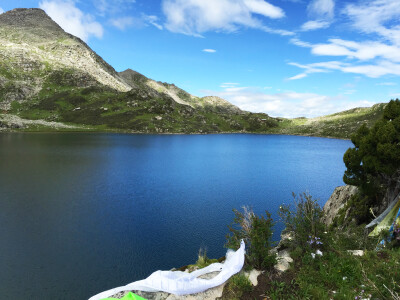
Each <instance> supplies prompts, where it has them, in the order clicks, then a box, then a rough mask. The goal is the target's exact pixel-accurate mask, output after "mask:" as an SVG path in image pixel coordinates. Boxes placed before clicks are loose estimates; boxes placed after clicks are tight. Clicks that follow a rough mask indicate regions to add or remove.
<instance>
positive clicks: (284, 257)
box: [274, 250, 293, 272]
mask: <svg viewBox="0 0 400 300" xmlns="http://www.w3.org/2000/svg"><path fill="white" fill-rule="evenodd" d="M276 260H277V264H276V265H275V266H274V268H275V270H277V271H279V272H285V271H287V270H288V269H289V268H290V263H292V262H293V258H291V257H290V253H289V251H288V250H281V251H279V252H278V253H277V256H276Z"/></svg>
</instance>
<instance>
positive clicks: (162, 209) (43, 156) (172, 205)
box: [0, 133, 351, 299]
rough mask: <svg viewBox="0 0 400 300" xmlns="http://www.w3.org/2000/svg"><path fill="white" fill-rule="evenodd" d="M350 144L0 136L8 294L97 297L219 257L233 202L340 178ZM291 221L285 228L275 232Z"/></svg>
mask: <svg viewBox="0 0 400 300" xmlns="http://www.w3.org/2000/svg"><path fill="white" fill-rule="evenodd" d="M350 146H351V143H350V142H349V141H343V140H335V139H323V138H310V137H297V136H270V135H170V136H156V135H119V134H86V133H79V134H77V133H57V134H18V133H15V134H0V270H1V271H0V299H87V298H88V297H89V296H91V295H93V294H96V293H98V292H101V291H103V290H106V289H109V288H113V287H116V286H120V285H124V284H127V283H129V282H132V281H135V280H138V279H142V278H144V277H147V276H148V275H149V274H150V273H152V272H153V271H155V270H159V269H163V270H168V269H171V268H172V267H179V266H182V265H186V264H189V263H193V262H194V261H195V260H196V256H197V252H198V250H199V248H200V247H203V248H207V253H208V255H209V256H210V257H221V256H223V255H224V254H225V251H226V250H225V249H224V248H223V245H224V242H225V234H226V233H227V224H229V223H230V222H231V220H232V219H233V213H232V209H233V208H240V207H241V206H243V205H250V206H252V207H253V208H254V210H255V212H257V213H262V212H263V211H264V210H266V209H267V210H269V211H270V212H271V213H272V215H273V217H274V218H275V219H277V209H278V207H279V205H280V204H281V203H283V202H285V203H288V202H290V201H291V199H292V197H291V193H292V192H295V193H300V192H304V191H309V192H310V193H311V194H312V195H313V197H316V198H320V202H321V204H323V203H324V202H325V201H326V200H327V199H328V198H329V196H330V194H331V193H332V192H333V190H334V188H335V187H336V186H339V185H342V184H343V183H342V176H343V172H344V164H343V162H342V157H343V154H344V152H345V151H346V149H347V148H349V147H350ZM280 230H281V226H280V225H277V226H276V231H277V232H276V237H277V236H278V234H279V231H280Z"/></svg>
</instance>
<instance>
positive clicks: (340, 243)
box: [228, 100, 400, 300]
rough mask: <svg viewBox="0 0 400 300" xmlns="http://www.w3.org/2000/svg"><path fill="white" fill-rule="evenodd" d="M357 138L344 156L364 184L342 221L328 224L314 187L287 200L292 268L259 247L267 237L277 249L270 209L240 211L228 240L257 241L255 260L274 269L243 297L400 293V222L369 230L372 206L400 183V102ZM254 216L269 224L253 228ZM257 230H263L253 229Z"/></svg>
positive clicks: (352, 177)
mask: <svg viewBox="0 0 400 300" xmlns="http://www.w3.org/2000/svg"><path fill="white" fill-rule="evenodd" d="M352 142H353V143H354V148H350V149H349V150H348V151H347V152H346V154H345V155H344V162H345V164H346V167H347V170H346V172H345V175H344V179H345V182H346V183H348V184H353V185H356V186H358V187H359V194H358V195H356V196H354V197H353V198H352V199H350V200H349V201H348V204H347V206H345V208H344V209H343V210H342V212H341V213H339V217H338V218H339V219H340V218H341V220H342V221H341V222H338V220H336V222H335V223H334V225H331V226H330V227H327V226H326V225H325V223H324V220H323V216H324V214H323V210H322V208H321V207H320V206H319V204H318V201H317V200H315V199H313V198H312V196H311V195H309V194H307V193H303V194H301V195H298V196H296V195H294V200H293V204H292V205H282V206H281V207H280V211H279V216H280V219H281V221H282V222H283V224H284V226H285V230H284V232H283V234H284V235H285V236H286V238H285V239H284V240H283V241H281V242H280V244H279V248H278V249H285V250H286V251H288V252H289V253H290V255H291V257H292V258H293V260H294V261H293V263H291V266H290V269H289V270H288V271H286V273H283V274H280V273H278V272H276V271H273V270H272V269H271V267H270V266H271V265H270V264H260V263H259V262H260V261H268V262H270V261H271V253H272V252H270V251H259V252H257V251H254V250H252V247H253V245H258V241H259V240H260V237H261V238H262V239H263V241H264V244H265V245H266V248H267V249H270V247H271V243H270V239H269V237H271V234H272V224H273V222H272V220H271V219H270V215H269V214H268V213H267V218H263V217H257V216H255V215H254V214H253V213H252V212H251V211H249V210H248V209H245V210H244V212H243V213H242V212H238V211H236V210H235V211H234V212H235V220H234V224H235V225H237V227H236V229H233V228H232V226H230V227H229V229H230V231H231V232H232V233H233V234H232V235H230V236H228V245H230V246H237V241H238V239H240V238H243V239H245V240H246V244H247V245H249V246H248V247H249V248H250V250H249V253H248V255H247V256H246V264H247V267H248V268H258V269H262V270H265V271H266V272H265V273H264V274H263V275H260V276H259V281H260V282H261V283H260V284H259V285H258V286H257V287H254V288H252V291H249V292H245V291H244V289H243V290H242V294H241V296H240V299H254V295H257V294H258V295H261V296H258V297H257V296H256V297H255V298H256V299H360V300H361V299H395V300H398V299H400V298H399V295H400V284H399V283H400V272H399V270H400V226H399V225H398V224H396V225H395V226H394V228H393V231H392V232H390V233H389V231H383V232H381V233H380V235H379V236H378V237H369V236H368V233H369V231H370V230H368V229H365V222H366V221H369V220H370V219H371V213H370V211H371V209H370V208H371V207H373V206H374V205H379V204H381V205H382V203H381V202H382V201H383V200H382V199H383V196H384V191H385V190H386V191H387V190H388V189H389V190H390V188H391V187H393V183H395V184H394V185H396V184H398V182H399V172H400V148H399V145H400V101H399V100H393V101H391V102H390V103H389V104H387V106H386V107H385V109H384V110H383V112H382V116H381V118H380V119H379V120H378V121H377V122H376V123H375V125H373V126H372V127H371V128H370V129H369V128H368V127H367V126H365V125H363V126H362V127H361V128H360V129H359V130H358V131H357V132H356V133H355V134H354V135H353V136H352ZM381 211H382V209H381ZM344 212H346V217H345V214H344ZM254 220H262V222H264V223H265V224H268V226H266V227H265V228H264V229H263V230H262V231H264V234H262V233H261V232H258V231H257V230H256V227H254V228H253V226H254V225H256V224H257V222H254ZM339 223H340V224H339ZM253 231H256V232H257V234H256V235H252V234H250V233H251V232H253ZM355 250H357V251H355ZM256 253H257V259H254V258H253V257H252V255H255V254H256ZM252 297H253V298H252Z"/></svg>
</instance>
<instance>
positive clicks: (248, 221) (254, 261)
mask: <svg viewBox="0 0 400 300" xmlns="http://www.w3.org/2000/svg"><path fill="white" fill-rule="evenodd" d="M233 212H234V213H235V218H234V222H233V224H232V225H230V226H228V228H229V231H230V232H231V233H230V234H229V235H227V243H226V247H227V248H234V249H237V248H239V246H240V241H241V240H242V239H243V240H244V242H245V243H246V263H247V264H249V266H251V267H254V268H258V269H268V268H271V267H272V266H274V264H275V262H276V258H275V254H270V253H269V250H270V249H271V248H272V242H271V237H272V233H273V231H272V227H273V225H274V222H273V220H272V218H271V214H270V213H269V212H267V211H266V212H265V214H266V218H265V217H264V216H256V215H255V214H254V213H253V211H252V210H251V209H249V208H247V207H243V212H240V211H238V210H236V209H234V210H233Z"/></svg>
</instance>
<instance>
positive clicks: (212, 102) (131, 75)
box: [119, 69, 245, 114]
mask: <svg viewBox="0 0 400 300" xmlns="http://www.w3.org/2000/svg"><path fill="white" fill-rule="evenodd" d="M119 75H120V76H121V77H122V78H123V79H124V80H125V82H126V83H127V84H129V85H130V86H131V87H132V88H137V87H141V88H146V86H147V87H149V88H151V89H153V90H155V91H157V92H159V93H163V94H166V95H168V96H169V97H171V98H172V99H173V100H174V101H175V102H177V103H179V104H183V105H187V106H190V107H191V108H194V109H196V108H201V109H207V110H210V111H213V112H219V113H228V114H243V113H245V112H244V111H242V110H241V109H240V108H239V107H237V106H235V105H233V104H231V103H229V102H228V101H226V100H224V99H222V98H219V97H215V96H207V97H203V98H199V97H196V96H193V95H191V94H189V93H187V92H186V91H184V90H182V89H180V88H179V87H177V86H176V85H174V84H168V83H162V82H157V81H154V80H152V79H149V78H147V77H146V76H144V75H142V74H140V73H138V72H136V71H133V70H131V69H127V70H125V71H123V72H120V73H119Z"/></svg>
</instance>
